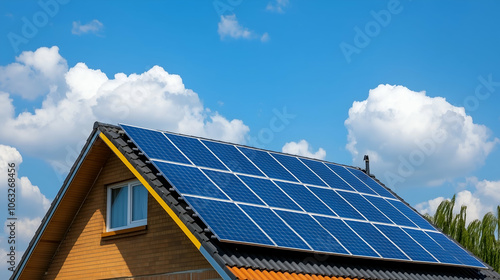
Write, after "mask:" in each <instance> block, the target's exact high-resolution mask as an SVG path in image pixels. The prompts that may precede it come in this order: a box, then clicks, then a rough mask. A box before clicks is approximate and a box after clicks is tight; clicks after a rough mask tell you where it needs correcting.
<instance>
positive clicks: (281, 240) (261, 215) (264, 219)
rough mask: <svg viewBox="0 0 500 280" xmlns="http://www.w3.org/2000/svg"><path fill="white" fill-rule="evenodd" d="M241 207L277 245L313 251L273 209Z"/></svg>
mask: <svg viewBox="0 0 500 280" xmlns="http://www.w3.org/2000/svg"><path fill="white" fill-rule="evenodd" d="M240 207H241V209H243V211H245V212H246V213H247V214H248V215H249V216H250V217H251V218H252V220H254V222H256V223H257V224H258V225H259V226H260V228H262V229H263V230H264V231H265V232H266V233H267V235H269V237H271V239H272V240H273V241H274V242H275V243H276V245H278V246H281V247H286V248H295V249H301V250H311V248H310V247H309V246H307V244H306V243H305V242H304V241H303V240H302V239H300V237H299V236H298V235H297V234H295V233H294V232H293V231H292V230H291V229H290V228H289V227H288V226H287V225H286V224H285V223H284V222H283V221H282V220H281V219H280V218H279V217H278V215H276V214H275V213H274V212H273V211H272V210H271V209H269V208H262V207H253V206H248V205H240Z"/></svg>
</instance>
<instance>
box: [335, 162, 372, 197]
mask: <svg viewBox="0 0 500 280" xmlns="http://www.w3.org/2000/svg"><path fill="white" fill-rule="evenodd" d="M326 165H328V167H329V168H330V169H331V170H333V171H334V172H335V173H337V175H339V176H340V177H342V179H344V180H345V181H346V182H347V183H348V184H349V185H350V186H351V187H353V188H354V189H356V190H357V191H358V192H360V193H368V194H377V193H376V192H374V191H373V190H372V189H370V188H369V187H368V186H366V185H365V184H363V182H361V181H360V180H359V179H358V178H357V177H356V176H354V175H352V173H351V172H349V170H348V169H347V168H345V167H343V166H339V165H335V164H331V163H326Z"/></svg>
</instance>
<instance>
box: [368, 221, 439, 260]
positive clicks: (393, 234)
mask: <svg viewBox="0 0 500 280" xmlns="http://www.w3.org/2000/svg"><path fill="white" fill-rule="evenodd" d="M375 226H376V227H377V228H378V229H379V230H380V231H382V232H383V233H384V234H385V236H387V237H388V238H389V239H390V240H392V242H394V244H396V246H398V247H399V249H401V250H403V252H405V253H406V255H408V257H410V258H411V259H412V260H414V261H422V262H435V261H436V259H434V258H433V257H432V256H431V255H430V254H429V253H427V252H426V251H425V250H424V249H423V248H422V247H420V245H419V244H417V243H416V242H415V241H414V240H413V239H411V237H410V236H408V234H406V232H404V231H403V230H402V229H400V228H399V227H392V226H384V225H375Z"/></svg>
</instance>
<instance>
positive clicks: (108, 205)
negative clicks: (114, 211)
mask: <svg viewBox="0 0 500 280" xmlns="http://www.w3.org/2000/svg"><path fill="white" fill-rule="evenodd" d="M135 186H142V187H143V188H145V187H144V186H143V185H142V184H141V183H140V182H139V181H137V180H133V181H128V182H122V183H118V184H113V185H110V186H108V187H107V190H106V195H107V198H106V231H117V230H121V229H127V228H133V227H139V226H145V225H147V223H148V209H147V207H146V218H145V219H142V220H137V221H132V189H133V187H135ZM123 187H127V188H128V195H127V200H128V201H127V224H126V225H125V226H121V227H115V228H111V227H110V226H111V190H112V189H118V188H123ZM146 191H147V190H146ZM147 199H148V196H146V205H147Z"/></svg>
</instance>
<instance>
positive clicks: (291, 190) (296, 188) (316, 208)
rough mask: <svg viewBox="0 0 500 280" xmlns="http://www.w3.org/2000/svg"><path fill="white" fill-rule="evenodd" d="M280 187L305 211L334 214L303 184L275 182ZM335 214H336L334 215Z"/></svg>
mask: <svg viewBox="0 0 500 280" xmlns="http://www.w3.org/2000/svg"><path fill="white" fill-rule="evenodd" d="M276 183H277V184H278V186H280V188H281V189H282V190H283V191H284V192H286V193H287V194H288V196H290V197H291V198H292V199H293V200H294V201H295V202H296V203H298V204H299V205H300V206H301V207H302V209H304V210H305V211H306V212H310V213H317V214H324V215H335V213H333V212H332V210H330V209H329V208H328V206H326V205H325V204H324V203H323V202H321V200H319V199H318V198H317V197H316V196H315V195H314V194H313V193H312V192H310V191H309V189H307V188H306V187H305V186H304V185H298V184H292V183H286V182H279V181H278V182H276ZM335 216H336V215H335Z"/></svg>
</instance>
